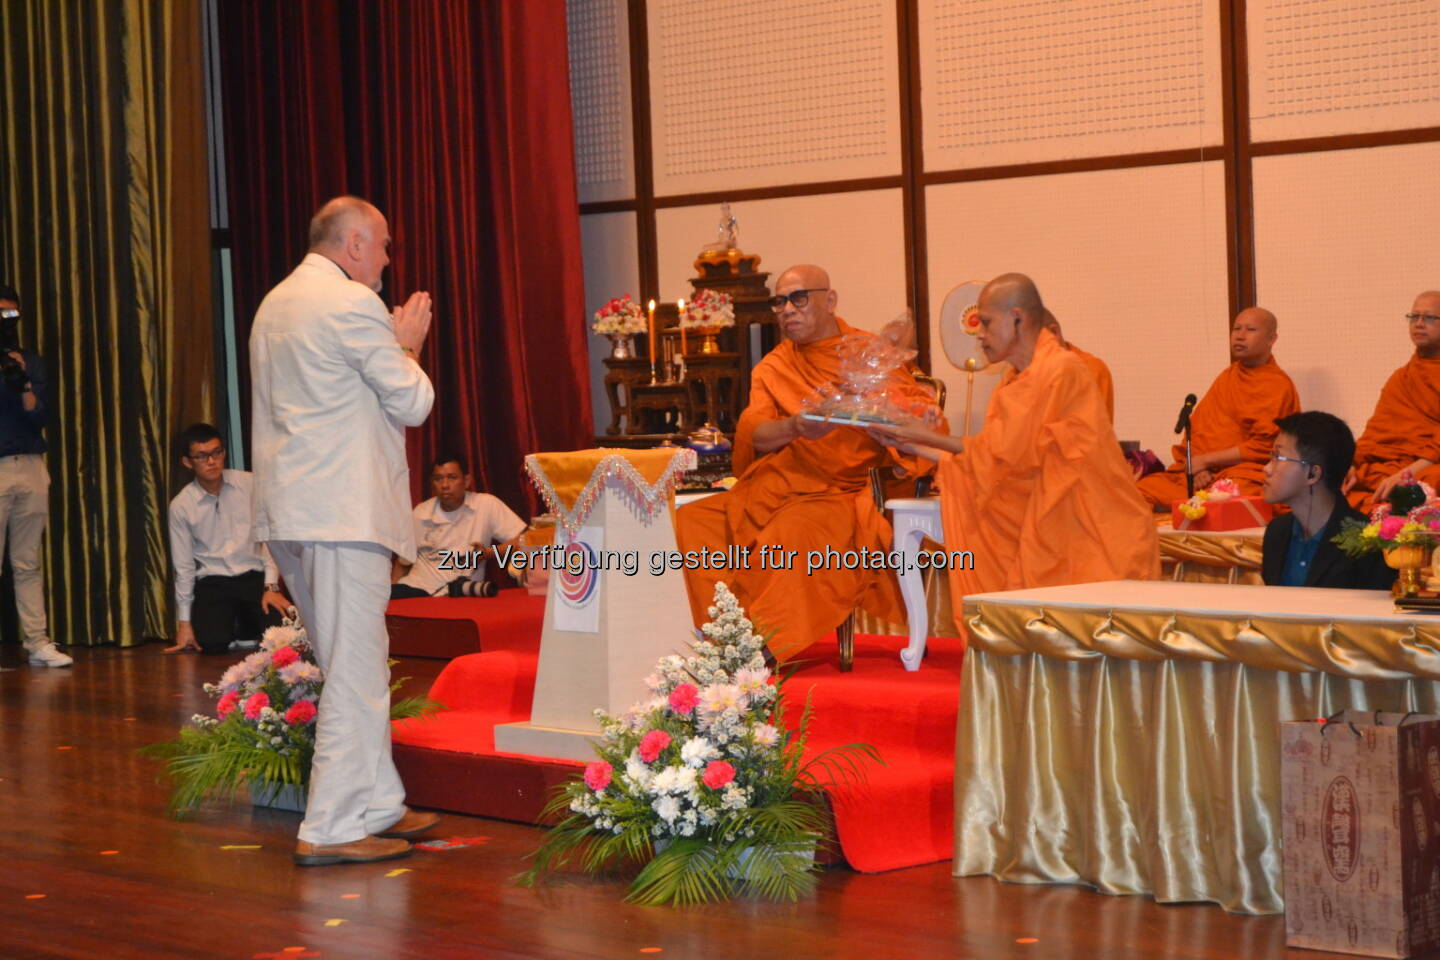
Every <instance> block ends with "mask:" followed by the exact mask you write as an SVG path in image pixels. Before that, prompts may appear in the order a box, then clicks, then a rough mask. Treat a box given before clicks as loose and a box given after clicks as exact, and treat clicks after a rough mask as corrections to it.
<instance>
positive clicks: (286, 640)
mask: <svg viewBox="0 0 1440 960" xmlns="http://www.w3.org/2000/svg"><path fill="white" fill-rule="evenodd" d="M301 635H302V634H301V631H298V630H296V629H295V628H294V627H284V626H281V627H271V628H270V629H269V630H266V631H265V636H264V637H263V638H262V639H261V640H260V649H261V650H262V651H264V652H265V653H274V652H275V651H276V650H279V649H280V648H281V647H289V646H293V645H294V643H295V640H296V638H297V637H300V636H301Z"/></svg>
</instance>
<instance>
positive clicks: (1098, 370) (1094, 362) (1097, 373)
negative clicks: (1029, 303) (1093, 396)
mask: <svg viewBox="0 0 1440 960" xmlns="http://www.w3.org/2000/svg"><path fill="white" fill-rule="evenodd" d="M1045 329H1047V330H1049V331H1050V332H1051V333H1053V334H1055V339H1056V340H1058V341H1060V346H1062V347H1064V348H1065V349H1066V350H1069V351H1070V352H1071V353H1073V354H1075V356H1077V357H1079V358H1080V359H1081V360H1082V361H1084V363H1085V366H1086V368H1087V369H1089V371H1090V374H1091V376H1093V377H1094V378H1095V384H1096V385H1097V386H1098V387H1099V388H1100V396H1101V397H1103V398H1104V400H1105V412H1106V413H1107V414H1109V416H1110V422H1111V423H1112V424H1113V423H1114V422H1115V381H1114V379H1113V378H1112V377H1111V376H1110V368H1109V367H1107V366H1106V365H1105V361H1104V360H1101V359H1100V358H1099V357H1097V356H1095V354H1093V353H1086V352H1085V351H1084V350H1081V349H1080V348H1079V347H1077V346H1075V344H1073V343H1071V342H1070V341H1068V340H1066V339H1065V334H1063V333H1061V332H1060V321H1059V320H1057V319H1055V314H1053V313H1051V312H1050V311H1049V310H1046V311H1045Z"/></svg>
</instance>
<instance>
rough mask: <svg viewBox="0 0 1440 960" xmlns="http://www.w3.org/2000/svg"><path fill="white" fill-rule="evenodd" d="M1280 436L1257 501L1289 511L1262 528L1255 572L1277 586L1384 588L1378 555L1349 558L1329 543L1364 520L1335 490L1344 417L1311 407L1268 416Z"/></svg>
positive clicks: (1387, 576)
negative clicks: (1350, 525)
mask: <svg viewBox="0 0 1440 960" xmlns="http://www.w3.org/2000/svg"><path fill="white" fill-rule="evenodd" d="M1275 426H1276V427H1277V428H1279V430H1280V434H1279V436H1278V437H1276V438H1275V450H1274V452H1273V453H1272V454H1271V455H1270V462H1269V463H1267V464H1266V465H1265V502H1266V503H1283V504H1285V505H1286V506H1287V507H1289V508H1290V513H1288V514H1285V515H1283V516H1278V517H1276V518H1275V519H1273V520H1271V521H1270V523H1269V525H1268V526H1266V527H1265V543H1264V548H1263V554H1262V557H1261V562H1260V573H1261V576H1263V577H1264V578H1265V582H1266V583H1268V584H1270V585H1272V586H1281V587H1348V588H1351V589H1359V590H1388V589H1389V588H1390V585H1391V584H1392V583H1394V582H1395V571H1394V570H1392V569H1390V568H1389V567H1387V566H1386V565H1385V561H1384V558H1383V557H1381V555H1380V554H1379V553H1370V554H1366V555H1365V556H1363V557H1351V556H1349V555H1347V554H1346V553H1345V552H1344V551H1343V550H1341V549H1340V548H1339V547H1337V546H1336V545H1335V544H1334V543H1332V542H1331V541H1332V540H1333V539H1334V537H1335V535H1336V534H1338V533H1339V532H1340V525H1341V524H1342V523H1343V522H1344V521H1345V520H1347V519H1355V520H1359V521H1361V522H1362V523H1363V522H1364V521H1365V515H1364V514H1363V513H1360V512H1359V511H1358V510H1356V509H1355V508H1354V507H1351V506H1350V504H1348V503H1346V502H1345V498H1344V497H1342V496H1341V495H1340V482H1341V480H1342V479H1343V478H1344V476H1345V474H1346V472H1347V471H1348V470H1349V468H1350V461H1351V460H1352V459H1353V458H1354V456H1355V435H1354V434H1353V433H1351V432H1350V428H1349V427H1348V426H1346V424H1345V421H1344V420H1341V419H1340V418H1339V417H1337V416H1334V415H1332V414H1328V413H1321V412H1319V411H1318V410H1307V411H1305V412H1304V413H1293V414H1291V415H1290V416H1288V417H1281V418H1280V419H1279V420H1277V421H1275Z"/></svg>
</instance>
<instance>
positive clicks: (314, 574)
mask: <svg viewBox="0 0 1440 960" xmlns="http://www.w3.org/2000/svg"><path fill="white" fill-rule="evenodd" d="M270 554H271V556H272V557H274V558H275V564H276V566H278V567H279V568H280V573H281V575H282V576H283V577H284V578H285V584H286V586H288V587H289V588H290V591H291V597H292V598H294V600H295V605H296V606H297V607H299V609H300V616H301V618H302V619H303V620H304V623H305V630H306V633H307V634H308V636H309V638H310V645H311V646H312V647H313V648H314V650H315V659H316V661H317V662H318V663H319V664H320V668H321V669H322V670H324V671H325V689H324V690H323V691H322V692H321V694H320V714H319V717H318V718H317V719H316V729H315V763H314V766H312V767H311V768H310V796H309V799H308V801H307V802H306V807H305V820H304V822H303V823H301V824H300V834H299V836H300V839H301V840H304V841H306V842H307V843H316V844H331V843H349V842H350V841H352V840H359V839H361V838H362V837H365V836H366V835H367V834H372V833H378V832H380V831H381V830H384V829H386V828H387V827H390V826H393V825H394V824H395V823H396V822H397V821H398V820H399V819H400V818H401V817H402V816H404V814H405V787H404V785H403V784H401V782H400V775H399V774H398V773H397V772H396V771H395V763H394V761H392V760H391V758H390V668H389V665H388V659H389V651H390V640H389V636H388V635H387V633H386V631H385V607H386V605H387V604H388V603H389V602H390V551H388V550H386V549H385V548H384V547H382V546H380V545H379V544H374V543H313V542H303V541H294V540H272V541H271V542H270Z"/></svg>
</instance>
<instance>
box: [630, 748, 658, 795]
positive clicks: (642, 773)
mask: <svg viewBox="0 0 1440 960" xmlns="http://www.w3.org/2000/svg"><path fill="white" fill-rule="evenodd" d="M625 776H626V777H627V778H628V779H629V780H630V782H631V783H633V784H634V785H635V786H636V787H637V788H638V789H640V790H645V791H647V792H648V791H649V789H650V781H651V780H652V779H653V778H654V776H655V774H654V773H653V772H652V771H651V770H650V767H649V765H648V764H646V763H645V762H644V761H643V760H641V759H640V756H639V754H637V753H635V752H634V751H631V753H630V756H629V757H628V758H627V759H626V760H625Z"/></svg>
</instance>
